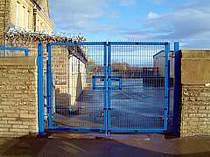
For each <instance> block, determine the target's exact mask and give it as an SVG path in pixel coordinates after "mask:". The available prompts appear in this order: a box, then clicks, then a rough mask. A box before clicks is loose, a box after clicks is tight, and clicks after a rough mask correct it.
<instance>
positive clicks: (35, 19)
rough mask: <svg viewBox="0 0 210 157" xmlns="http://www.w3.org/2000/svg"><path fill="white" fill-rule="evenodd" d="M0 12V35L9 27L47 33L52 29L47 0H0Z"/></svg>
mask: <svg viewBox="0 0 210 157" xmlns="http://www.w3.org/2000/svg"><path fill="white" fill-rule="evenodd" d="M0 12H1V14H0V21H1V22H0V33H1V37H3V34H4V33H6V32H7V31H9V30H10V29H11V28H16V29H21V30H25V31H30V32H45V33H49V34H50V33H51V32H52V31H53V22H52V20H51V19H50V15H49V4H48V0H1V2H0Z"/></svg>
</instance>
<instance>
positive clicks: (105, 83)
mask: <svg viewBox="0 0 210 157" xmlns="http://www.w3.org/2000/svg"><path fill="white" fill-rule="evenodd" d="M104 130H105V135H107V134H108V129H107V46H106V44H105V45H104Z"/></svg>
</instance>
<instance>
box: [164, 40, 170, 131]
mask: <svg viewBox="0 0 210 157" xmlns="http://www.w3.org/2000/svg"><path fill="white" fill-rule="evenodd" d="M169 53H170V43H166V45H165V97H164V130H165V131H167V129H168V108H169V92H170V91H169V90H170V88H169V73H168V71H169V69H168V68H169V65H168V58H169Z"/></svg>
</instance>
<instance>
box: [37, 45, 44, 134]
mask: <svg viewBox="0 0 210 157" xmlns="http://www.w3.org/2000/svg"><path fill="white" fill-rule="evenodd" d="M43 52H44V51H43V45H42V43H41V42H40V43H39V44H38V57H37V65H38V82H37V85H38V88H37V90H38V92H37V93H38V120H39V121H38V125H39V135H40V136H42V135H43V134H44V93H43Z"/></svg>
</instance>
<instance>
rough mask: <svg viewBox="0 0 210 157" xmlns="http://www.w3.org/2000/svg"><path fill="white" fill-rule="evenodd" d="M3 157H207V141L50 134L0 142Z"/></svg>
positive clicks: (160, 137) (137, 136)
mask: <svg viewBox="0 0 210 157" xmlns="http://www.w3.org/2000/svg"><path fill="white" fill-rule="evenodd" d="M0 156H2V157H209V156H210V137H188V138H165V137H164V136H163V135H155V134H153V135H142V134H139V135H137V134H136V135H135V134H133V135H131V134H130V135H128V134H127V135H115V134H112V135H111V136H108V137H106V136H104V135H103V134H70V133H53V134H51V135H49V136H46V137H43V138H38V137H22V138H19V139H5V138H0Z"/></svg>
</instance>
